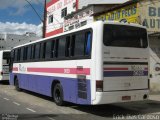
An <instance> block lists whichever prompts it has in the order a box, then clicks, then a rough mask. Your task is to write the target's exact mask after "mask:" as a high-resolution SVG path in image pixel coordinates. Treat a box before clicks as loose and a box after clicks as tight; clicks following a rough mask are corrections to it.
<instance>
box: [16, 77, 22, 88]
mask: <svg viewBox="0 0 160 120" xmlns="http://www.w3.org/2000/svg"><path fill="white" fill-rule="evenodd" d="M15 89H16V90H17V91H21V88H20V87H19V81H18V78H17V77H16V78H15Z"/></svg>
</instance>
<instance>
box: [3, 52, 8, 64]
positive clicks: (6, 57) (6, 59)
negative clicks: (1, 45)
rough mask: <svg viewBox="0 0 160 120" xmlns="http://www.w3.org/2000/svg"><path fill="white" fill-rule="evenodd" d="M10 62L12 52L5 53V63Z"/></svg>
mask: <svg viewBox="0 0 160 120" xmlns="http://www.w3.org/2000/svg"><path fill="white" fill-rule="evenodd" d="M9 62H10V52H4V53H3V64H9Z"/></svg>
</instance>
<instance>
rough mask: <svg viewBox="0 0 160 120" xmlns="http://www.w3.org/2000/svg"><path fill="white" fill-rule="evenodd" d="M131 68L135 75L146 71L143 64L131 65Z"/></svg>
mask: <svg viewBox="0 0 160 120" xmlns="http://www.w3.org/2000/svg"><path fill="white" fill-rule="evenodd" d="M131 70H132V71H133V76H143V75H144V72H143V67H141V66H135V65H133V66H131Z"/></svg>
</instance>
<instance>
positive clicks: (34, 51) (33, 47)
mask: <svg viewBox="0 0 160 120" xmlns="http://www.w3.org/2000/svg"><path fill="white" fill-rule="evenodd" d="M35 56H36V45H32V59H35Z"/></svg>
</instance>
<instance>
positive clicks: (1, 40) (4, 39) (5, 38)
mask: <svg viewBox="0 0 160 120" xmlns="http://www.w3.org/2000/svg"><path fill="white" fill-rule="evenodd" d="M38 39H40V37H37V36H36V34H34V33H29V32H28V33H26V34H24V35H16V34H0V50H11V49H12V48H13V47H15V46H18V45H21V44H25V43H28V42H32V41H35V40H38Z"/></svg>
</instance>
